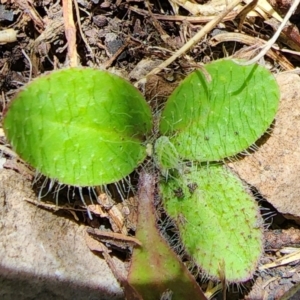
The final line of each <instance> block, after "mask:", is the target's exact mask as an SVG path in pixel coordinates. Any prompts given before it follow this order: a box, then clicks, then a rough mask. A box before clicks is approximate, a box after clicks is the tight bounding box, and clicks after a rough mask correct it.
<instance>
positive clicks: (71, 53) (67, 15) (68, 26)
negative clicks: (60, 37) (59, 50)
mask: <svg viewBox="0 0 300 300" xmlns="http://www.w3.org/2000/svg"><path fill="white" fill-rule="evenodd" d="M63 15H64V23H65V34H66V39H67V42H68V57H69V65H70V66H71V67H77V66H78V55H77V49H76V28H75V24H74V19H73V8H72V0H63Z"/></svg>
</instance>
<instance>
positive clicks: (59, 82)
mask: <svg viewBox="0 0 300 300" xmlns="http://www.w3.org/2000/svg"><path fill="white" fill-rule="evenodd" d="M151 126H152V119H151V111H150V108H149V106H148V104H147V103H146V101H145V100H144V98H143V96H142V95H141V94H140V93H139V92H138V90H136V89H135V88H134V87H133V86H132V85H131V84H130V83H128V82H127V81H125V80H124V79H122V78H120V77H118V76H116V75H113V74H110V73H108V72H105V71H100V70H96V69H90V68H70V69H64V70H59V71H55V72H52V73H50V74H47V75H43V76H41V77H39V78H37V79H35V80H34V81H33V82H31V83H30V84H29V85H27V86H26V87H25V88H24V89H23V90H22V91H21V92H20V93H19V94H18V95H17V96H16V98H15V99H14V100H13V101H12V103H11V105H10V107H9V109H8V111H7V113H6V115H5V118H4V130H5V133H6V136H7V138H8V140H9V141H10V142H11V144H12V147H13V149H14V150H15V151H16V152H17V153H18V154H19V155H20V157H21V158H22V159H24V160H25V161H27V162H28V163H29V164H31V165H32V166H33V167H35V168H36V169H37V170H38V171H39V172H41V173H42V174H44V175H46V176H48V177H50V178H53V179H57V180H58V181H59V182H60V183H63V184H68V185H76V186H95V185H102V184H107V183H111V182H115V181H118V180H120V179H121V178H123V177H124V176H126V175H128V174H129V173H130V172H132V171H133V170H134V168H135V167H136V166H137V165H138V164H139V163H140V162H142V161H143V160H144V158H145V157H146V149H145V146H144V145H143V140H144V138H145V135H146V134H147V133H149V131H150V130H151Z"/></svg>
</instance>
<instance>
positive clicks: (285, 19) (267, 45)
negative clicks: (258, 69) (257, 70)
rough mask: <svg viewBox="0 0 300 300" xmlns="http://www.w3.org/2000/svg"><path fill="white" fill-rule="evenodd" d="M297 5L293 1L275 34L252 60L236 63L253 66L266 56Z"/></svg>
mask: <svg viewBox="0 0 300 300" xmlns="http://www.w3.org/2000/svg"><path fill="white" fill-rule="evenodd" d="M299 3H300V0H295V1H294V3H293V5H292V6H291V7H290V9H289V11H288V13H287V14H286V15H285V17H284V19H283V21H282V23H281V24H280V26H279V27H278V29H277V31H276V32H275V34H274V35H273V37H272V38H271V39H270V40H269V41H268V42H267V43H266V44H265V45H264V46H263V47H262V48H261V49H262V50H261V51H260V52H259V53H258V54H257V55H256V56H254V57H253V58H252V59H250V60H248V61H245V62H238V64H239V65H242V66H247V65H251V64H254V63H256V62H257V61H259V60H260V59H261V58H262V57H263V56H265V55H266V53H267V52H268V51H269V49H270V48H271V47H272V46H273V44H274V43H275V42H276V40H277V39H278V37H279V35H280V33H281V31H282V30H283V28H284V27H285V26H286V24H287V22H288V21H289V19H290V17H291V16H292V14H293V13H294V12H295V10H296V9H297V7H298V5H299Z"/></svg>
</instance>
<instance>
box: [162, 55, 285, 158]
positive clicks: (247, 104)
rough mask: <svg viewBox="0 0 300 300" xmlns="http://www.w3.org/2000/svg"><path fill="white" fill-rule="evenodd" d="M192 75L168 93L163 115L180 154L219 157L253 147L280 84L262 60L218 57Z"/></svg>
mask: <svg viewBox="0 0 300 300" xmlns="http://www.w3.org/2000/svg"><path fill="white" fill-rule="evenodd" d="M205 69H206V71H207V72H208V74H209V75H210V77H211V80H207V79H206V77H208V76H205V75H204V74H203V73H202V72H201V71H200V70H197V71H195V72H193V73H192V74H191V75H189V76H188V77H187V78H186V79H185V80H184V81H183V82H182V83H181V84H180V85H179V86H178V87H177V88H176V89H175V91H174V92H173V94H172V95H171V96H170V97H169V99H168V101H167V104H166V107H165V109H164V110H163V112H162V116H161V120H160V131H161V133H162V134H163V135H167V136H169V138H170V141H171V142H172V143H173V144H174V146H175V148H176V149H177V151H178V153H179V156H180V157H181V158H182V159H188V160H197V161H201V162H203V161H218V160H221V159H223V158H225V157H228V156H233V155H235V154H237V153H239V152H241V151H243V150H245V149H247V148H248V147H249V146H251V145H252V144H253V143H255V141H256V140H257V139H258V138H259V137H260V136H261V135H262V134H263V133H264V132H265V131H266V130H267V129H268V127H269V126H270V124H271V123H272V121H273V119H274V116H275V114H276V111H277V108H278V102H279V87H278V85H277V83H276V80H275V78H274V77H273V75H272V74H271V73H270V72H269V71H268V70H267V69H266V68H264V67H261V66H259V65H250V66H241V65H238V64H236V63H235V62H233V61H232V60H218V61H214V62H212V63H211V64H208V65H206V66H205Z"/></svg>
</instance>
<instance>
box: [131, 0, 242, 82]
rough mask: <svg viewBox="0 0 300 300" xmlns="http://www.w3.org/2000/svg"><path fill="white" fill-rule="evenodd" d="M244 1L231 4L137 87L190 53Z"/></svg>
mask: <svg viewBox="0 0 300 300" xmlns="http://www.w3.org/2000/svg"><path fill="white" fill-rule="evenodd" d="M241 2H242V0H235V1H233V2H231V3H230V4H229V5H228V6H227V7H226V9H225V10H224V11H223V12H222V13H220V14H219V15H218V16H217V17H215V18H214V19H213V20H211V21H210V22H209V23H207V24H206V25H205V26H204V27H203V28H202V29H201V30H200V31H199V32H198V33H197V34H196V35H195V36H194V37H192V38H191V39H190V40H189V41H188V42H187V43H186V44H185V45H183V46H182V47H181V48H180V49H179V50H178V51H177V52H175V53H174V55H172V56H171V57H170V58H168V59H167V60H165V61H164V62H163V63H161V64H160V65H159V66H158V67H156V68H154V69H153V70H152V71H151V72H150V73H148V74H147V75H146V76H145V77H144V78H142V79H140V80H139V81H138V82H136V84H135V85H136V86H137V85H138V84H139V83H142V82H144V80H145V78H146V77H147V76H150V75H155V74H157V73H159V72H160V71H161V70H163V69H164V68H166V67H167V66H168V65H169V64H171V63H172V62H173V61H174V60H175V59H177V58H178V57H179V56H181V55H182V54H184V53H185V52H186V51H188V50H189V49H190V48H191V47H193V46H194V45H195V44H197V43H198V42H199V41H200V40H201V39H202V38H203V37H204V36H205V35H206V34H207V33H209V32H210V31H211V30H212V29H213V28H214V27H215V26H216V25H217V24H218V23H220V21H222V19H223V18H224V17H225V16H226V15H227V14H229V12H231V11H232V10H233V9H234V8H235V7H236V6H237V5H238V4H239V3H241Z"/></svg>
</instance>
